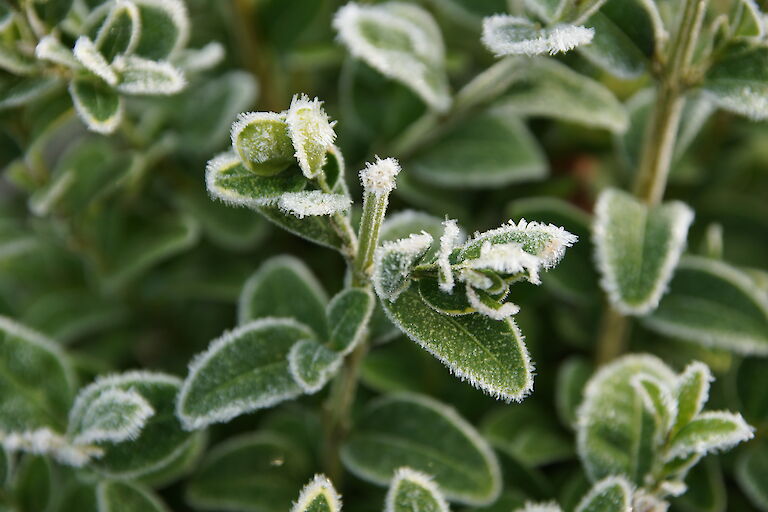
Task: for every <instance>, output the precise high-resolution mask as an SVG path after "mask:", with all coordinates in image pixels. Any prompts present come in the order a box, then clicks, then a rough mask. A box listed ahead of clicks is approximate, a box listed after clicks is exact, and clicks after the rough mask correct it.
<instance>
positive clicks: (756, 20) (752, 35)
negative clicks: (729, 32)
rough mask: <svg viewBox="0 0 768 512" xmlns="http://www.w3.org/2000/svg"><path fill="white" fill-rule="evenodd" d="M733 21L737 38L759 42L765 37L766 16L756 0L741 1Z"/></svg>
mask: <svg viewBox="0 0 768 512" xmlns="http://www.w3.org/2000/svg"><path fill="white" fill-rule="evenodd" d="M733 21H734V27H733V33H734V35H735V36H736V37H738V38H743V39H746V40H753V41H758V42H759V41H760V40H762V39H763V38H764V37H765V32H766V20H765V14H763V12H762V11H761V10H760V6H759V5H758V3H757V2H756V1H755V0H739V2H738V5H737V7H736V16H734V19H733Z"/></svg>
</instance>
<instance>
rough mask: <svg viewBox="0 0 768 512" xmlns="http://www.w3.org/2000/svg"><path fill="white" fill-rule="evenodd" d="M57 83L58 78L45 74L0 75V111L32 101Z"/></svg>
mask: <svg viewBox="0 0 768 512" xmlns="http://www.w3.org/2000/svg"><path fill="white" fill-rule="evenodd" d="M58 85H59V80H58V79H56V78H51V77H45V76H42V77H40V76H34V77H16V76H5V75H3V76H0V112H2V111H3V110H6V109H9V108H16V107H21V106H24V105H26V104H28V103H32V102H34V101H36V100H37V99H38V98H40V97H42V96H45V95H46V94H48V93H49V92H51V91H52V90H53V89H55V88H56V87H57V86H58Z"/></svg>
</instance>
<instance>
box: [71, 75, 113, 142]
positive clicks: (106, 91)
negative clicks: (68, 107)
mask: <svg viewBox="0 0 768 512" xmlns="http://www.w3.org/2000/svg"><path fill="white" fill-rule="evenodd" d="M69 94H70V95H71V96H72V103H73V104H74V105H75V110H76V111H77V113H78V115H79V116H80V119H82V120H83V122H84V123H85V125H86V126H87V127H88V129H90V130H92V131H94V132H96V133H103V134H110V133H112V132H114V131H115V130H116V129H117V127H118V126H119V125H120V123H121V122H122V120H123V99H122V98H121V97H120V96H119V95H118V94H117V93H116V92H115V91H114V90H112V89H110V88H108V87H107V86H106V85H104V84H100V83H98V82H95V81H93V80H87V79H83V80H73V81H72V83H71V84H70V85H69Z"/></svg>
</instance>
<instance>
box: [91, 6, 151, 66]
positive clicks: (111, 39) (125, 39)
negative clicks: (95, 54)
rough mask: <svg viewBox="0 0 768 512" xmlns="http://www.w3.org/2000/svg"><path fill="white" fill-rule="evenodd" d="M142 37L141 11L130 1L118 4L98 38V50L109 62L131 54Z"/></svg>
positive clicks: (111, 11)
mask: <svg viewBox="0 0 768 512" xmlns="http://www.w3.org/2000/svg"><path fill="white" fill-rule="evenodd" d="M140 37H141V20H140V14H139V9H138V8H137V7H136V4H134V3H133V2H130V1H121V2H116V3H115V4H114V5H113V6H112V9H110V11H109V14H107V17H106V19H105V20H104V23H102V25H101V27H100V28H99V32H98V34H97V36H96V41H95V43H96V48H98V50H99V52H100V53H101V54H102V55H103V56H104V58H105V59H106V60H107V61H108V62H112V61H113V60H114V59H115V57H117V56H118V55H125V54H128V53H131V52H132V51H133V50H134V49H135V48H136V45H138V43H139V38H140Z"/></svg>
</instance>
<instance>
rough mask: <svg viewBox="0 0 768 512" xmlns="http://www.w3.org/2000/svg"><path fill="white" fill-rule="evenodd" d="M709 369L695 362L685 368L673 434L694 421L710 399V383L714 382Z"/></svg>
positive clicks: (678, 382)
mask: <svg viewBox="0 0 768 512" xmlns="http://www.w3.org/2000/svg"><path fill="white" fill-rule="evenodd" d="M712 380H713V378H712V372H711V371H710V370H709V367H708V366H707V365H705V364H704V363H701V362H699V361H694V362H692V363H690V364H689V365H688V366H686V367H685V370H683V373H682V374H680V377H679V378H678V381H677V386H676V389H675V391H676V395H677V396H675V401H676V402H677V407H676V414H675V416H674V423H673V424H672V425H671V427H672V428H671V430H672V433H677V432H679V431H680V429H682V428H683V427H685V426H686V425H687V424H688V423H690V422H691V420H693V418H695V417H696V416H697V415H698V414H699V413H700V412H701V410H702V409H703V408H704V404H705V403H706V402H707V400H708V399H709V383H710V382H712Z"/></svg>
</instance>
